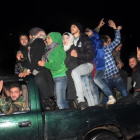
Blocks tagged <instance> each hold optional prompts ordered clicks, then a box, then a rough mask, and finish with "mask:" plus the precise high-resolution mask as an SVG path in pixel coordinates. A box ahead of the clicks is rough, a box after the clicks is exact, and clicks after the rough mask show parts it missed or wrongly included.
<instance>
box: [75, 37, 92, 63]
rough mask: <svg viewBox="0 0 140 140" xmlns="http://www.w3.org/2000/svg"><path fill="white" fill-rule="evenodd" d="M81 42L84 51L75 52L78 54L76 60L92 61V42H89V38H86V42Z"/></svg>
mask: <svg viewBox="0 0 140 140" xmlns="http://www.w3.org/2000/svg"><path fill="white" fill-rule="evenodd" d="M83 42H84V44H83V48H84V51H82V52H77V53H78V56H77V58H78V59H82V60H85V61H93V58H94V48H93V43H92V41H91V40H90V38H87V40H85V41H83Z"/></svg>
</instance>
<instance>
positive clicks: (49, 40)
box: [46, 35, 52, 45]
mask: <svg viewBox="0 0 140 140" xmlns="http://www.w3.org/2000/svg"><path fill="white" fill-rule="evenodd" d="M46 41H47V45H50V44H51V43H52V39H51V37H50V36H49V35H47V38H46Z"/></svg>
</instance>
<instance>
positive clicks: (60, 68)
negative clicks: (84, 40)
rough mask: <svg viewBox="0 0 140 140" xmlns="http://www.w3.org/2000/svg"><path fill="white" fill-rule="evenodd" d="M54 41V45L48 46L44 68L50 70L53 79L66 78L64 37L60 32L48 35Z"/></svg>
mask: <svg viewBox="0 0 140 140" xmlns="http://www.w3.org/2000/svg"><path fill="white" fill-rule="evenodd" d="M48 35H49V36H50V38H51V39H52V43H51V44H50V45H47V51H46V52H45V54H44V56H43V60H44V61H45V64H44V66H45V67H46V68H48V69H50V71H51V73H52V76H53V78H56V77H62V76H66V71H67V68H66V65H65V64H64V61H65V59H66V53H65V52H64V49H63V45H62V36H61V34H60V33H59V32H51V33H49V34H48Z"/></svg>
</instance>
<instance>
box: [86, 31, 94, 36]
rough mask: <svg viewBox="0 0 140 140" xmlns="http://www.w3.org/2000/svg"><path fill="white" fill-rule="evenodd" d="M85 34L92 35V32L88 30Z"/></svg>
mask: <svg viewBox="0 0 140 140" xmlns="http://www.w3.org/2000/svg"><path fill="white" fill-rule="evenodd" d="M85 34H87V35H88V36H92V35H93V32H92V31H91V30H89V31H88V32H85Z"/></svg>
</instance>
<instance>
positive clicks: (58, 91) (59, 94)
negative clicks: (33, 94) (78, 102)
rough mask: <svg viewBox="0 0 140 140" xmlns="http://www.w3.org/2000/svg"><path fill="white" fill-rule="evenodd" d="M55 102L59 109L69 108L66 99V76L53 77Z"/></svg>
mask: <svg viewBox="0 0 140 140" xmlns="http://www.w3.org/2000/svg"><path fill="white" fill-rule="evenodd" d="M54 84H55V85H54V86H55V95H56V102H57V106H58V107H59V109H65V108H69V106H68V103H67V101H66V88H67V85H68V78H67V76H63V77H56V78H54Z"/></svg>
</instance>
